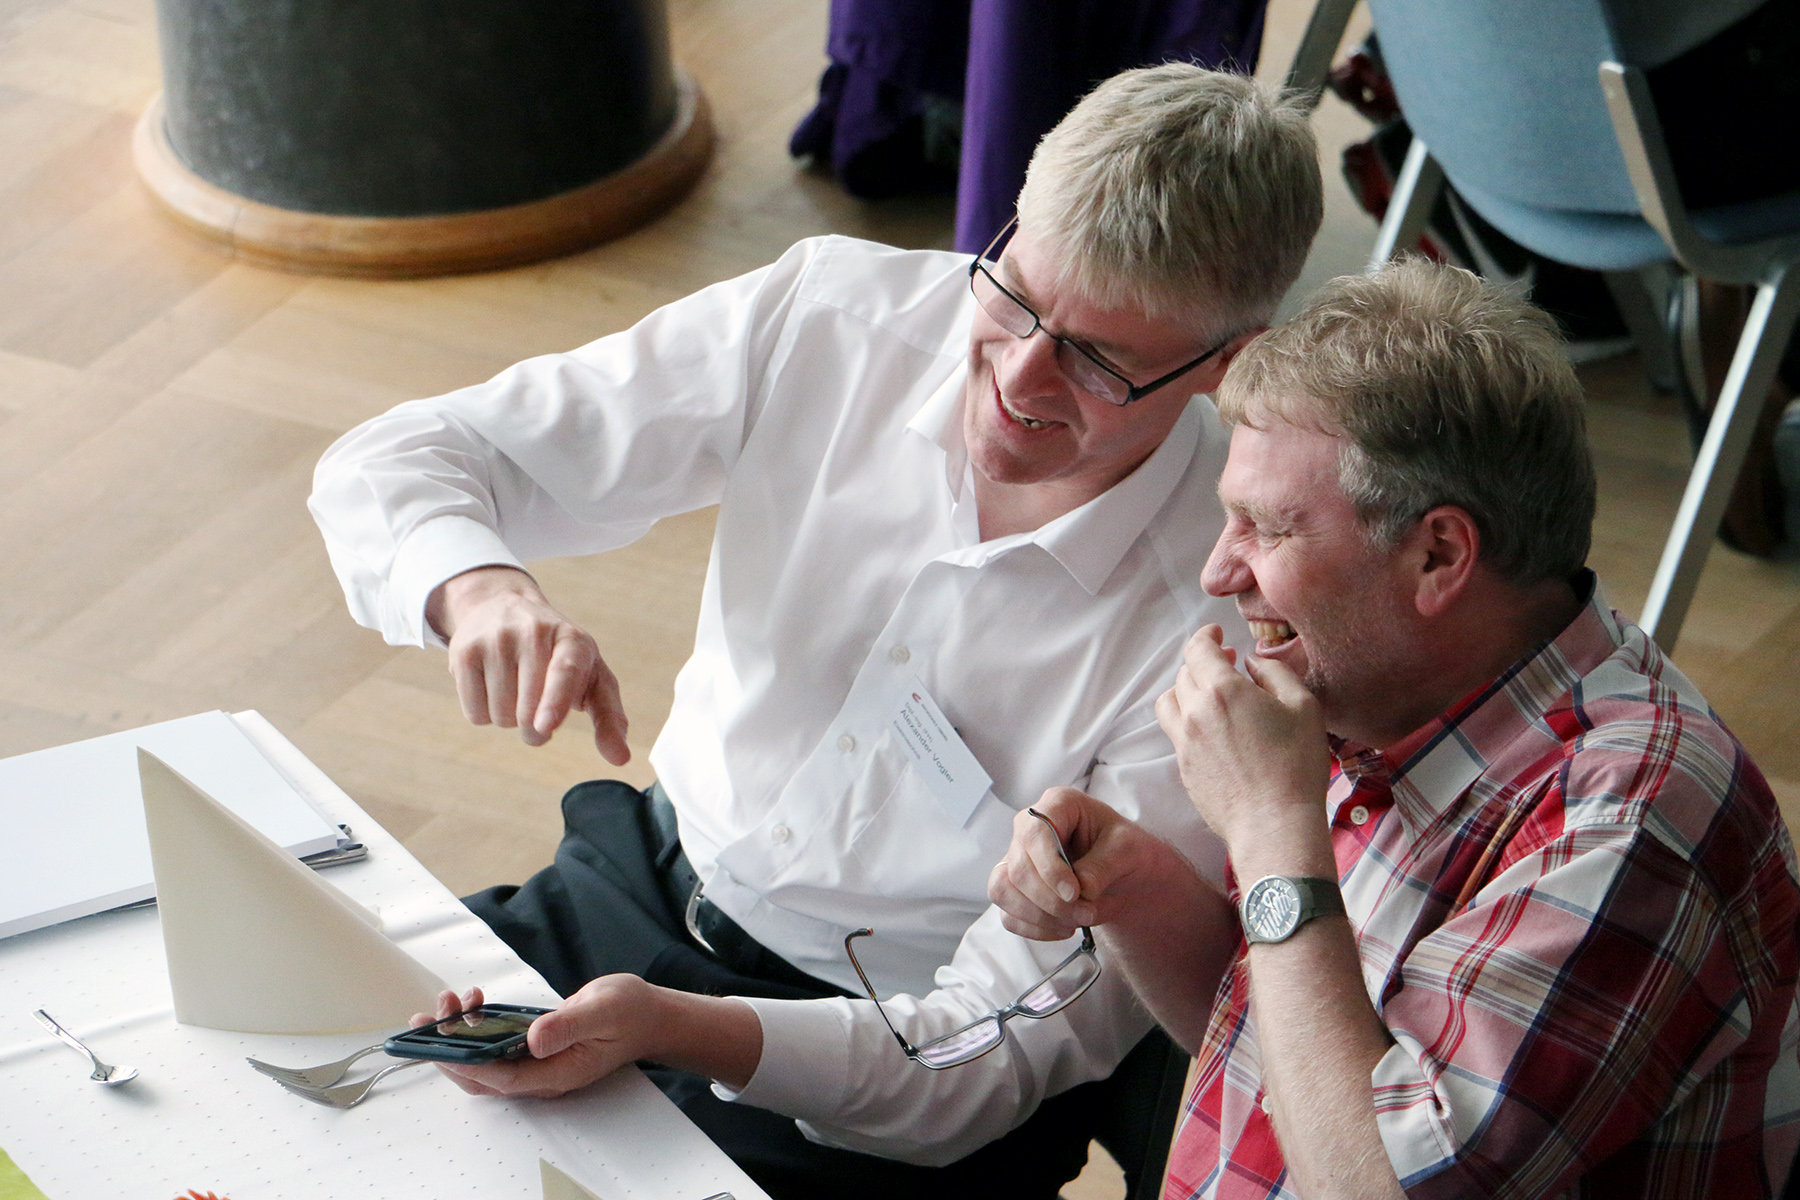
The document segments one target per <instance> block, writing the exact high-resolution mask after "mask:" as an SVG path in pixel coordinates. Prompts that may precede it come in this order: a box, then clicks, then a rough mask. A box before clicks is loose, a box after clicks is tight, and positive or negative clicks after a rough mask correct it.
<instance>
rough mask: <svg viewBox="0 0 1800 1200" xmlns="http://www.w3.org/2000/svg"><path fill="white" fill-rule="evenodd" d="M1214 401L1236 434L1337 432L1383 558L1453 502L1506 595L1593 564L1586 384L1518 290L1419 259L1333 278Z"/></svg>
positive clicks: (1351, 487)
mask: <svg viewBox="0 0 1800 1200" xmlns="http://www.w3.org/2000/svg"><path fill="white" fill-rule="evenodd" d="M1218 399H1219V412H1220V415H1221V416H1223V417H1224V418H1225V419H1226V420H1227V421H1230V422H1232V423H1239V422H1242V423H1244V424H1248V425H1250V426H1252V427H1258V428H1259V427H1261V423H1263V422H1266V421H1269V420H1271V419H1272V420H1277V421H1285V422H1287V423H1289V424H1308V425H1312V426H1314V427H1316V428H1320V429H1322V430H1324V431H1326V432H1330V433H1341V434H1342V435H1343V436H1344V439H1345V445H1344V449H1343V452H1342V454H1341V455H1340V456H1339V459H1338V479H1339V481H1340V483H1342V485H1343V488H1344V491H1345V493H1346V494H1347V495H1348V496H1349V497H1350V499H1351V502H1352V503H1353V504H1355V506H1356V511H1357V514H1358V515H1359V516H1360V517H1361V519H1362V522H1363V524H1364V526H1365V528H1366V529H1367V531H1368V533H1369V536H1370V538H1371V540H1372V541H1373V542H1374V543H1375V544H1377V545H1386V546H1391V545H1394V544H1395V543H1396V542H1398V540H1399V539H1400V537H1401V536H1403V535H1404V534H1405V533H1406V531H1407V530H1408V529H1410V528H1411V527H1412V525H1413V524H1414V523H1415V522H1417V521H1418V520H1419V518H1420V517H1422V516H1424V515H1425V514H1426V513H1427V512H1429V511H1430V510H1431V509H1433V508H1436V507H1438V506H1439V505H1443V504H1450V505H1455V506H1456V507H1458V508H1461V509H1463V510H1464V511H1465V512H1467V513H1468V514H1469V515H1470V516H1471V517H1473V518H1474V520H1475V524H1476V526H1477V528H1478V529H1479V530H1480V532H1481V550H1480V560H1481V561H1482V562H1484V563H1486V564H1487V565H1488V566H1489V567H1491V568H1492V569H1494V570H1495V571H1496V572H1498V573H1499V574H1500V575H1501V577H1502V578H1505V579H1508V580H1510V581H1512V582H1514V583H1517V584H1530V583H1535V582H1537V581H1539V580H1544V579H1553V578H1564V577H1567V576H1569V575H1571V574H1573V573H1574V572H1575V571H1576V570H1578V569H1579V568H1580V567H1581V566H1582V565H1583V564H1584V563H1585V562H1586V561H1587V554H1588V549H1589V544H1590V542H1591V539H1592V536H1593V523H1594V466H1593V460H1592V458H1591V456H1590V455H1589V453H1588V445H1587V422H1586V417H1585V412H1584V408H1583V400H1582V391H1581V384H1580V381H1578V380H1577V379H1576V377H1575V372H1574V369H1573V368H1571V367H1570V366H1569V362H1568V358H1567V357H1566V356H1565V355H1564V354H1563V352H1562V345H1561V339H1560V337H1559V335H1558V333H1557V330H1556V323H1555V322H1554V321H1553V320H1551V318H1550V317H1549V316H1548V315H1547V314H1546V313H1544V312H1543V311H1542V310H1541V309H1538V308H1536V307H1534V306H1533V305H1532V304H1531V303H1530V302H1528V301H1527V300H1526V299H1525V298H1524V297H1523V295H1521V294H1520V292H1519V291H1518V290H1516V289H1514V288H1503V287H1497V286H1495V285H1493V284H1489V283H1487V282H1484V281H1483V280H1481V279H1480V278H1478V277H1476V276H1474V275H1471V274H1470V273H1469V272H1467V271H1463V270H1459V269H1457V268H1455V267H1445V266H1438V265H1436V264H1433V263H1430V262H1427V261H1426V260H1424V259H1418V258H1410V259H1403V260H1401V261H1399V262H1394V263H1390V264H1388V265H1387V266H1385V267H1383V268H1382V269H1381V270H1380V271H1377V272H1375V273H1374V274H1371V275H1346V276H1343V277H1341V278H1338V279H1334V280H1332V281H1331V282H1329V283H1327V284H1326V285H1325V286H1324V287H1322V288H1320V289H1319V291H1318V293H1317V294H1315V295H1314V296H1313V297H1312V299H1311V300H1309V301H1308V302H1307V305H1306V307H1305V308H1304V309H1303V310H1302V311H1301V312H1300V314H1299V315H1298V316H1296V317H1295V318H1294V319H1293V320H1291V321H1289V322H1287V323H1285V324H1283V325H1278V326H1276V327H1275V328H1274V329H1271V330H1270V331H1269V332H1268V333H1266V334H1264V335H1263V336H1261V337H1259V338H1257V339H1256V340H1255V341H1253V342H1252V343H1250V345H1249V346H1247V347H1246V348H1245V349H1244V350H1243V351H1242V352H1241V353H1240V354H1239V355H1238V356H1237V357H1236V359H1234V360H1233V361H1232V364H1231V368H1230V370H1228V371H1227V372H1226V375H1225V381H1224V383H1223V384H1222V385H1221V386H1220V388H1219V393H1218Z"/></svg>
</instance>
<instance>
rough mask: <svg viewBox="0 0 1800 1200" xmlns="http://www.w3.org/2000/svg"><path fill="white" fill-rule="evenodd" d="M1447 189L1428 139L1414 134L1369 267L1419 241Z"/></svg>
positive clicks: (1395, 183)
mask: <svg viewBox="0 0 1800 1200" xmlns="http://www.w3.org/2000/svg"><path fill="white" fill-rule="evenodd" d="M1443 190H1444V168H1442V167H1440V166H1439V165H1438V161H1437V159H1435V158H1433V157H1431V151H1429V150H1427V149H1426V148H1425V142H1424V139H1422V138H1420V137H1419V136H1418V135H1417V134H1414V135H1413V140H1412V145H1410V146H1408V147H1407V148H1406V161H1405V162H1404V163H1402V164H1401V166H1400V177H1399V178H1398V179H1396V180H1394V194H1393V195H1392V196H1391V197H1389V199H1388V208H1387V216H1385V217H1383V218H1382V219H1381V232H1380V233H1379V234H1378V235H1376V238H1375V249H1374V250H1373V251H1372V252H1371V253H1370V254H1369V270H1371V271H1374V270H1377V269H1378V268H1379V267H1380V266H1381V264H1382V263H1385V262H1386V261H1387V260H1388V259H1390V258H1392V257H1394V255H1395V254H1396V253H1398V252H1400V251H1402V250H1409V249H1411V248H1412V247H1413V246H1414V245H1415V244H1417V242H1418V240H1419V235H1420V234H1421V233H1423V232H1424V231H1425V221H1426V218H1428V217H1429V216H1430V215H1431V206H1432V205H1434V204H1436V203H1437V198H1438V196H1439V195H1440V194H1441V193H1442V192H1443Z"/></svg>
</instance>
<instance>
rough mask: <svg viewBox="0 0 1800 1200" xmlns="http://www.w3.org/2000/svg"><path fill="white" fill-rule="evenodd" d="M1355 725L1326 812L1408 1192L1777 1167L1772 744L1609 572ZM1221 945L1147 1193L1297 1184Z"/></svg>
mask: <svg viewBox="0 0 1800 1200" xmlns="http://www.w3.org/2000/svg"><path fill="white" fill-rule="evenodd" d="M1355 751H1356V748H1353V747H1349V746H1341V747H1340V756H1339V764H1338V770H1337V771H1335V772H1334V773H1333V776H1332V781H1331V788H1330V792H1329V804H1328V809H1327V811H1328V812H1329V813H1330V814H1331V833H1332V843H1333V846H1334V848H1335V851H1336V856H1337V865H1338V872H1339V883H1340V884H1341V886H1342V888H1343V892H1344V902H1345V905H1346V907H1347V908H1348V910H1349V914H1350V920H1351V923H1352V925H1353V926H1354V928H1355V932H1356V939H1357V944H1358V948H1359V950H1360V954H1361V959H1362V969H1363V980H1364V982H1365V984H1366V985H1367V987H1368V992H1369V998H1370V1000H1371V1001H1372V1002H1373V1004H1374V1005H1375V1009H1376V1011H1377V1012H1379V1013H1380V1014H1381V1018H1382V1020H1383V1022H1385V1023H1386V1025H1387V1027H1388V1030H1389V1032H1390V1033H1391V1034H1392V1035H1393V1039H1394V1045H1393V1046H1392V1047H1391V1048H1390V1049H1389V1050H1388V1052H1387V1055H1386V1056H1385V1057H1384V1058H1383V1059H1382V1060H1381V1062H1380V1063H1379V1064H1378V1065H1377V1067H1376V1068H1375V1072H1374V1078H1373V1086H1374V1099H1375V1112H1376V1122H1377V1125H1378V1126H1379V1128H1380V1131H1381V1137H1382V1140H1383V1142H1384V1144H1385V1145H1386V1148H1387V1152H1388V1157H1389V1159H1390V1161H1391V1162H1392V1163H1393V1165H1394V1169H1395V1171H1396V1172H1397V1173H1398V1174H1399V1176H1400V1180H1401V1182H1402V1184H1404V1185H1405V1187H1406V1189H1407V1192H1408V1194H1409V1195H1411V1196H1415V1197H1421V1196H1457V1197H1465V1196H1484V1197H1513V1196H1519V1197H1550V1196H1593V1197H1605V1198H1608V1200H1611V1198H1616V1197H1652V1196H1654V1197H1670V1198H1675V1197H1680V1198H1681V1200H1691V1198H1693V1197H1701V1196H1716V1197H1728V1198H1729V1200H1753V1198H1754V1197H1759V1196H1769V1195H1771V1194H1773V1193H1774V1192H1776V1191H1779V1189H1780V1187H1781V1184H1782V1181H1783V1179H1784V1178H1785V1177H1786V1175H1787V1172H1788V1167H1789V1164H1790V1163H1791V1162H1792V1161H1793V1158H1794V1153H1795V1149H1796V1147H1797V1146H1800V1057H1797V1055H1796V1048H1797V1045H1800V1022H1797V1020H1796V1016H1797V1015H1800V1010H1797V1009H1796V1005H1795V987H1794V985H1795V978H1796V975H1797V974H1800V936H1797V925H1796V922H1797V920H1800V884H1797V881H1796V877H1795V867H1794V851H1793V847H1792V845H1791V843H1790V842H1789V840H1788V833H1787V829H1786V826H1785V825H1784V824H1783V823H1782V819H1781V816H1780V813H1779V812H1778V810H1777V809H1776V806H1775V800H1774V798H1773V797H1772V796H1771V795H1770V792H1769V787H1768V784H1767V783H1766V782H1764V780H1763V777H1762V775H1761V773H1760V772H1758V771H1757V769H1756V767H1755V765H1754V764H1753V763H1751V761H1750V759H1749V758H1748V757H1747V756H1746V755H1745V753H1744V750H1743V747H1741V746H1739V745H1738V743H1737V741H1736V739H1734V738H1733V737H1732V736H1731V734H1730V733H1728V732H1727V731H1726V730H1725V728H1724V727H1723V726H1722V725H1721V724H1720V723H1719V721H1718V719H1717V718H1716V717H1715V716H1714V715H1713V713H1712V711H1711V709H1710V708H1708V706H1707V704H1706V701H1705V700H1704V699H1702V698H1701V696H1700V694H1699V693H1698V691H1696V689H1695V688H1694V685H1693V684H1692V683H1690V682H1689V681H1688V680H1687V678H1686V677H1685V676H1683V675H1682V674H1681V673H1680V672H1679V671H1677V670H1676V669H1675V667H1674V666H1673V665H1672V664H1671V663H1670V662H1669V661H1668V660H1667V659H1665V658H1664V657H1663V655H1662V654H1661V652H1660V651H1658V649H1657V648H1656V646H1655V644H1654V643H1652V642H1651V641H1650V640H1649V639H1647V638H1646V637H1645V636H1644V634H1643V631H1641V630H1639V629H1638V628H1637V627H1636V626H1634V625H1630V624H1627V623H1626V622H1625V621H1624V620H1623V619H1622V618H1620V617H1619V616H1618V615H1617V614H1616V613H1613V612H1611V610H1610V609H1609V608H1608V607H1607V606H1606V605H1605V603H1604V602H1603V601H1602V600H1601V598H1600V596H1599V594H1598V590H1597V589H1596V594H1595V595H1594V597H1593V598H1592V600H1591V601H1590V603H1589V605H1588V607H1587V608H1586V610H1585V611H1583V612H1582V614H1581V615H1580V616H1578V617H1577V618H1576V619H1575V621H1574V622H1573V623H1572V624H1570V626H1569V627H1568V628H1567V629H1566V630H1564V631H1563V633H1562V634H1561V636H1559V637H1558V638H1557V639H1556V640H1555V641H1554V642H1552V643H1551V644H1550V645H1548V646H1547V647H1545V648H1544V649H1543V650H1541V651H1539V652H1538V653H1536V654H1534V655H1532V656H1531V657H1529V658H1527V659H1526V660H1525V661H1523V662H1522V663H1520V664H1519V665H1518V666H1517V667H1515V668H1514V669H1513V670H1511V671H1509V672H1508V673H1507V674H1505V675H1504V676H1502V677H1501V678H1500V679H1498V680H1496V681H1495V682H1494V683H1492V684H1491V685H1489V686H1488V687H1486V688H1483V689H1482V690H1481V691H1479V692H1477V693H1475V694H1474V695H1472V696H1470V697H1468V698H1467V699H1465V700H1464V701H1462V702H1461V703H1460V704H1458V705H1457V706H1456V707H1455V708H1453V709H1452V710H1451V711H1450V712H1448V713H1446V714H1445V715H1444V716H1443V717H1441V718H1439V719H1438V720H1436V721H1433V722H1432V723H1431V724H1429V725H1427V726H1426V727H1425V728H1423V729H1421V730H1419V731H1418V732H1417V733H1415V734H1413V735H1412V736H1411V737H1409V738H1408V739H1407V740H1406V741H1405V742H1403V743H1401V744H1400V745H1398V746H1395V747H1392V748H1390V749H1389V750H1388V751H1387V752H1386V753H1385V754H1381V753H1377V752H1374V751H1363V752H1361V753H1356V752H1355ZM1484 859H1485V860H1486V861H1485V862H1484ZM1472 880H1473V881H1475V882H1478V883H1479V889H1478V890H1475V891H1474V892H1473V894H1472V896H1471V897H1470V899H1469V900H1468V901H1467V902H1466V903H1465V904H1464V905H1463V906H1462V907H1461V908H1458V909H1456V911H1451V910H1452V908H1453V906H1454V905H1455V902H1456V901H1457V899H1458V898H1459V897H1460V896H1462V895H1464V893H1465V887H1467V886H1468V885H1470V883H1471V881H1472ZM1232 898H1233V900H1234V901H1235V900H1236V898H1237V897H1236V895H1235V893H1234V895H1233V897H1232ZM1238 962H1239V967H1238V969H1237V970H1234V971H1233V972H1231V974H1230V975H1229V976H1228V977H1227V978H1226V979H1225V980H1224V981H1223V982H1222V983H1221V985H1220V989H1219V995H1218V998H1217V1000H1216V1001H1215V1003H1214V1007H1213V1012H1212V1018H1211V1023H1210V1025H1209V1028H1208V1029H1207V1033H1206V1037H1205V1040H1204V1042H1203V1044H1202V1046H1201V1047H1200V1054H1199V1066H1198V1075H1197V1079H1196V1082H1195V1087H1194V1090H1193V1092H1192V1094H1191V1095H1190V1096H1189V1097H1188V1100H1187V1105H1186V1112H1185V1114H1184V1119H1183V1123H1182V1126H1181V1128H1180V1131H1179V1132H1178V1133H1177V1135H1176V1139H1175V1144H1174V1148H1173V1151H1172V1153H1171V1155H1170V1166H1169V1176H1168V1186H1167V1189H1166V1191H1165V1194H1164V1200H1186V1198H1189V1197H1201V1196H1205V1197H1219V1198H1222V1200H1223V1198H1232V1200H1236V1198H1238V1197H1293V1196H1295V1195H1296V1193H1295V1191H1294V1190H1293V1186H1292V1181H1291V1180H1290V1178H1289V1177H1288V1174H1287V1170H1286V1166H1285V1164H1284V1162H1283V1159H1282V1154H1281V1148H1280V1146H1279V1145H1278V1144H1277V1143H1276V1139H1275V1131H1274V1126H1273V1123H1272V1122H1271V1120H1270V1118H1269V1117H1268V1115H1267V1114H1266V1113H1265V1111H1264V1109H1263V1107H1262V1103H1263V1100H1264V1092H1263V1085H1262V1069H1261V1059H1260V1053H1259V1051H1258V1048H1257V1043H1256V1030H1255V1025H1254V1023H1253V1022H1252V1021H1251V1019H1250V1015H1249V995H1248V990H1247V976H1246V974H1245V971H1244V970H1243V959H1242V954H1241V951H1240V957H1239V960H1238Z"/></svg>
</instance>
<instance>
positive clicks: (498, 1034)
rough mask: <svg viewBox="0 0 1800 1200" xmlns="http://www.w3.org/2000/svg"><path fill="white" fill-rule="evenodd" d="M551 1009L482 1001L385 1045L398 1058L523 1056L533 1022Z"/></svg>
mask: <svg viewBox="0 0 1800 1200" xmlns="http://www.w3.org/2000/svg"><path fill="white" fill-rule="evenodd" d="M549 1011H550V1010H549V1009H547V1008H530V1007H527V1006H524V1005H519V1004H483V1005H480V1006H478V1007H476V1008H471V1009H468V1010H466V1011H464V1012H460V1013H456V1014H454V1015H452V1016H449V1017H444V1018H442V1019H440V1020H437V1021H433V1022H432V1023H431V1024H429V1025H420V1026H418V1027H417V1028H414V1029H409V1030H407V1031H406V1032H405V1033H401V1034H396V1035H395V1036H393V1037H391V1038H389V1039H388V1040H387V1044H386V1045H385V1046H384V1047H383V1049H385V1050H386V1051H387V1053H389V1054H391V1055H393V1056H394V1057H395V1058H426V1059H431V1060H433V1061H435V1062H452V1063H484V1062H496V1061H499V1060H500V1059H506V1058H524V1057H525V1056H526V1055H528V1054H530V1053H531V1050H530V1048H529V1047H528V1046H527V1045H526V1044H525V1034H526V1031H527V1030H529V1029H530V1028H531V1023H532V1022H533V1021H535V1020H537V1019H538V1018H539V1017H541V1016H543V1015H544V1014H545V1013H547V1012H549Z"/></svg>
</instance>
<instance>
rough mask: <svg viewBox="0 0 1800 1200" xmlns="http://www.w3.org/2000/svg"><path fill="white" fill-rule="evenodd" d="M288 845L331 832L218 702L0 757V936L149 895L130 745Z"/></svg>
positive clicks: (318, 842)
mask: <svg viewBox="0 0 1800 1200" xmlns="http://www.w3.org/2000/svg"><path fill="white" fill-rule="evenodd" d="M140 746H141V747H143V748H144V749H146V750H148V751H150V752H151V753H152V754H155V755H156V756H157V757H158V758H160V759H162V760H163V761H164V762H166V763H168V764H169V765H170V766H171V767H173V768H175V770H177V771H180V772H181V773H182V774H183V775H185V776H186V777H187V778H189V779H191V780H193V781H194V783H195V784H196V785H198V786H199V787H201V788H203V789H205V791H206V792H207V793H208V794H209V795H211V796H214V797H216V798H217V799H218V800H219V802H220V803H221V804H223V805H225V806H226V807H227V808H229V809H231V811H233V812H235V813H237V814H238V815H239V816H241V817H243V818H244V819H245V820H246V821H248V822H250V824H251V825H253V826H255V827H256V828H257V829H258V830H260V831H261V832H262V833H264V834H266V835H267V836H268V837H269V838H270V840H272V841H274V842H275V843H276V844H277V845H279V846H281V847H283V848H285V849H286V850H288V851H289V852H290V853H292V854H295V855H305V854H313V853H316V852H317V851H320V850H329V849H331V848H332V847H333V846H335V845H337V840H338V830H337V827H336V826H335V825H333V824H332V823H331V822H330V821H329V820H327V819H326V818H325V816H324V815H323V814H321V813H320V812H319V810H318V809H317V808H315V807H314V806H313V805H312V804H311V803H309V802H308V801H307V800H306V799H305V797H303V796H302V795H301V794H300V792H299V791H297V790H296V789H295V787H294V785H293V784H292V783H290V782H289V781H288V779H287V778H286V777H285V776H284V775H283V774H282V773H281V772H280V771H279V770H277V769H276V767H275V766H274V764H272V763H271V762H270V761H269V760H268V758H267V757H266V756H265V755H264V754H263V753H262V752H261V751H260V750H258V749H257V748H256V745H255V744H254V743H253V742H251V741H250V739H249V738H248V737H246V736H245V735H244V732H243V730H241V729H240V728H238V726H237V725H236V723H234V722H233V721H232V719H231V718H230V717H229V716H227V715H226V714H224V713H222V712H210V713H200V714H199V715H197V716H192V717H183V718H182V719H180V720H178V721H165V722H163V723H161V724H159V725H146V726H145V727H143V728H142V729H132V730H127V731H126V732H124V733H114V734H108V735H106V736H105V737H97V738H90V739H88V740H87V741H84V742H72V743H70V744H69V745H67V746H55V747H52V748H51V749H48V750H38V751H34V752H33V753H30V754H21V755H18V756H16V757H14V758H7V759H0V829H4V830H5V831H6V836H5V837H4V838H3V839H0V938H4V937H11V936H12V935H14V934H18V933H25V932H27V931H28V930H32V929H42V928H44V927H45V926H49V925H55V924H57V923H58V922H60V921H67V920H71V919H73V918H75V917H85V916H87V915H88V914H90V913H97V912H104V911H105V910H107V909H109V908H116V907H118V906H119V905H121V904H132V903H135V902H136V901H139V900H146V899H149V898H150V897H151V896H153V895H155V894H156V884H155V876H154V873H153V871H152V869H151V866H150V840H149V835H148V834H147V833H146V832H145V830H144V803H143V798H142V793H141V792H140V791H139V789H138V765H137V750H138V747H140Z"/></svg>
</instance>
